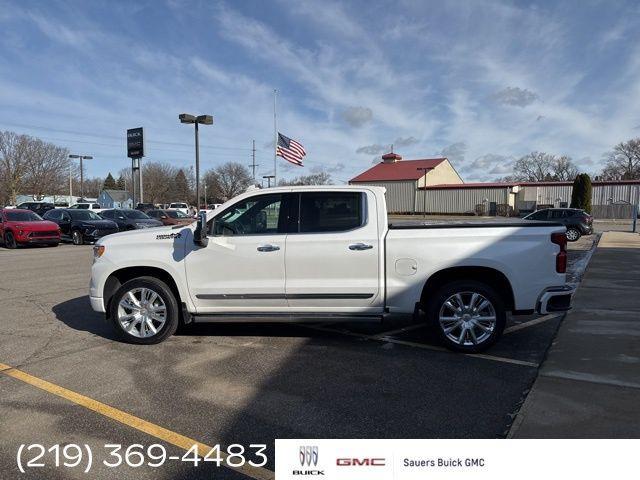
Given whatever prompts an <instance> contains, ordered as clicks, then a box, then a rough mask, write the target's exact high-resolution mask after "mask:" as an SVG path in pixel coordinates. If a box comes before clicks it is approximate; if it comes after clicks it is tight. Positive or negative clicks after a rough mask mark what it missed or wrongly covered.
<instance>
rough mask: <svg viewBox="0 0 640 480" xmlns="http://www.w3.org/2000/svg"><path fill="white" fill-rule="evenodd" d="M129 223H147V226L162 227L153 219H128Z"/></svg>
mask: <svg viewBox="0 0 640 480" xmlns="http://www.w3.org/2000/svg"><path fill="white" fill-rule="evenodd" d="M128 220H129V222H130V223H148V224H149V225H162V222H161V221H160V220H156V219H155V218H130V219H128Z"/></svg>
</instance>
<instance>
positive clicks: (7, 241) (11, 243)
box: [4, 232, 18, 250]
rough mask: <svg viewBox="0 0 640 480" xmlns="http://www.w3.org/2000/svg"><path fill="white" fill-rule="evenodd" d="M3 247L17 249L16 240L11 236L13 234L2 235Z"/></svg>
mask: <svg viewBox="0 0 640 480" xmlns="http://www.w3.org/2000/svg"><path fill="white" fill-rule="evenodd" d="M4 247H5V248H9V249H11V250H13V249H14V248H17V247H18V244H17V243H16V239H15V237H14V236H13V233H11V232H7V233H5V234H4Z"/></svg>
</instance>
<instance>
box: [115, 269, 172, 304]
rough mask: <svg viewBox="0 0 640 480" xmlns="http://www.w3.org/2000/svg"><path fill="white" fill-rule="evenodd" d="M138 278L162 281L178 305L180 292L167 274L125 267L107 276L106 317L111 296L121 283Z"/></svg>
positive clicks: (161, 270) (154, 270)
mask: <svg viewBox="0 0 640 480" xmlns="http://www.w3.org/2000/svg"><path fill="white" fill-rule="evenodd" d="M138 277H155V278H157V279H158V280H162V281H163V282H165V283H166V284H167V285H168V286H169V288H170V289H171V291H172V292H173V294H174V295H175V296H176V301H177V302H178V305H180V302H181V300H180V292H179V291H178V286H177V285H176V282H175V281H174V280H173V277H172V276H171V275H170V274H169V272H167V271H166V270H163V269H161V268H156V267H127V268H123V269H121V270H116V271H115V272H113V273H112V274H111V275H109V277H108V278H107V281H106V282H105V284H104V292H103V298H104V306H105V309H106V311H107V315H109V308H110V305H109V303H110V301H111V297H113V294H114V293H116V291H117V290H118V288H120V286H121V285H122V284H123V283H125V282H128V281H129V280H132V279H134V278H138Z"/></svg>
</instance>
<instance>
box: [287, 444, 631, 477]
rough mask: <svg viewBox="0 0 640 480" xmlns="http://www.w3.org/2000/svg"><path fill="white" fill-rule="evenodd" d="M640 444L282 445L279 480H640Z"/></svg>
mask: <svg viewBox="0 0 640 480" xmlns="http://www.w3.org/2000/svg"><path fill="white" fill-rule="evenodd" d="M638 452H640V440H512V439H509V440H500V439H496V440H328V439H323V440H317V439H316V440H314V439H298V440H276V479H278V480H285V479H296V480H301V479H304V478H323V479H331V480H334V479H337V480H414V479H415V480H418V479H420V480H422V479H425V478H426V479H438V480H440V479H443V480H458V479H473V480H483V479H486V480H501V479H504V480H507V479H508V480H513V479H514V478H517V479H518V480H529V479H530V480H551V479H555V478H571V479H579V480H590V479H594V480H595V479H598V480H602V479H603V478H604V479H608V478H610V479H616V480H624V479H630V478H640V462H639V460H638V454H639V453H638Z"/></svg>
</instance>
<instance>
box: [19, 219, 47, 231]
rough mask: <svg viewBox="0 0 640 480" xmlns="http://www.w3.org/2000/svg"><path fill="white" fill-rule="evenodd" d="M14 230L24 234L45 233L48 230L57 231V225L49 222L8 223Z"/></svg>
mask: <svg viewBox="0 0 640 480" xmlns="http://www.w3.org/2000/svg"><path fill="white" fill-rule="evenodd" d="M10 223H11V225H13V226H14V227H15V228H19V229H20V230H24V231H26V232H46V231H49V230H55V231H58V224H57V223H54V222H50V221H49V220H42V221H40V220H38V221H35V222H10Z"/></svg>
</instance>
